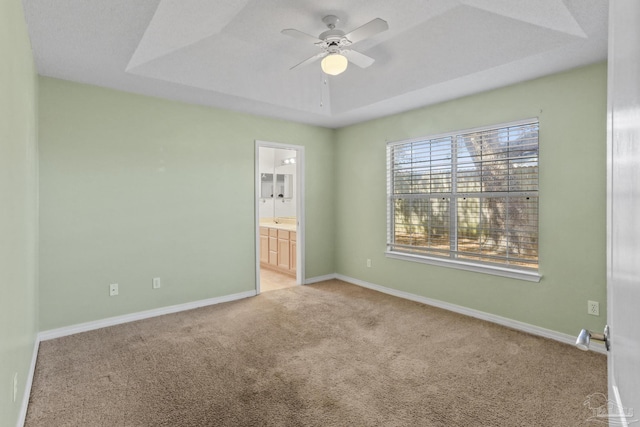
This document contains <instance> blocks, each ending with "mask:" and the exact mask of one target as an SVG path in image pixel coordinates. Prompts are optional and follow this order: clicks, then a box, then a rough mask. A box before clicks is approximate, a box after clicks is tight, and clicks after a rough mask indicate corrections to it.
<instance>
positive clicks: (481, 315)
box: [335, 274, 607, 355]
mask: <svg viewBox="0 0 640 427" xmlns="http://www.w3.org/2000/svg"><path fill="white" fill-rule="evenodd" d="M335 276H336V277H335V278H336V279H338V280H342V281H343V282H347V283H351V284H352V285H357V286H361V287H363V288H368V289H371V290H374V291H378V292H382V293H384V294H388V295H392V296H396V297H399V298H404V299H407V300H410V301H415V302H419V303H422V304H426V305H430V306H433V307H438V308H442V309H445V310H449V311H453V312H454V313H458V314H463V315H465V316H469V317H473V318H476V319H480V320H486V321H488V322H491V323H496V324H498V325H502V326H506V327H508V328H511V329H515V330H518V331H521V332H526V333H529V334H531V335H537V336H539V337H543V338H548V339H552V340H554V341H559V342H561V343H564V344H569V345H571V346H573V345H575V342H576V337H574V336H572V335H568V334H565V333H562V332H558V331H553V330H551V329H546V328H542V327H540V326H536V325H531V324H529V323H525V322H520V321H518V320H514V319H509V318H507V317H502V316H498V315H495V314H491V313H486V312H484V311H479V310H474V309H472V308H468V307H464V306H461V305H456V304H451V303H448V302H445V301H440V300H436V299H432V298H427V297H423V296H421V295H416V294H412V293H409V292H404V291H399V290H397V289H392V288H387V287H385V286H380V285H376V284H374V283H370V282H366V281H364V280H360V279H355V278H353V277H349V276H344V275H342V274H336V275H335ZM590 350H591V351H594V352H596V353H601V354H605V355H606V354H607V350H606V349H605V347H604V344H600V343H591V347H590Z"/></svg>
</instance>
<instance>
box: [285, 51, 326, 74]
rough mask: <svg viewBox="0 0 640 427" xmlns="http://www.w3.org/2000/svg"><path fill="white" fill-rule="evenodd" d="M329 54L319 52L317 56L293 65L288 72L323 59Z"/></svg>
mask: <svg viewBox="0 0 640 427" xmlns="http://www.w3.org/2000/svg"><path fill="white" fill-rule="evenodd" d="M328 54H329V52H320V53H318V54H317V55H313V56H312V57H311V58H307V59H305V60H304V61H302V62H301V63H299V64H296V65H294V66H293V67H291V68H289V69H290V70H293V69H294V68H297V67H300V66H303V65H307V64H311V63H312V62H314V61H317V60H318V59H320V58H324V57H325V56H327V55H328Z"/></svg>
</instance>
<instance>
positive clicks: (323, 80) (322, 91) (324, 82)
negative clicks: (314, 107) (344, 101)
mask: <svg viewBox="0 0 640 427" xmlns="http://www.w3.org/2000/svg"><path fill="white" fill-rule="evenodd" d="M321 78H322V84H323V85H324V86H326V85H327V77H326V76H325V75H324V73H323V74H321ZM324 90H325V89H324V88H323V87H322V86H320V108H322V107H324V103H323V102H322V101H323V94H324Z"/></svg>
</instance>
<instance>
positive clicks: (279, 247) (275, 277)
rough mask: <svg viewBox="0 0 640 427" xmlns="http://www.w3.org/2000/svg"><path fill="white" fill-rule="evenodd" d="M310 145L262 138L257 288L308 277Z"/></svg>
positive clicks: (286, 284)
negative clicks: (306, 180) (306, 167)
mask: <svg viewBox="0 0 640 427" xmlns="http://www.w3.org/2000/svg"><path fill="white" fill-rule="evenodd" d="M303 171H304V147H301V146H296V145H288V144H278V143H272V142H264V141H256V162H255V176H256V181H255V182H256V191H255V215H256V292H257V293H261V292H265V291H271V290H277V289H283V288H287V287H292V286H296V285H299V284H302V283H303V278H304V226H303V224H304V211H303V210H304V203H303V201H304V185H303V183H304V173H303Z"/></svg>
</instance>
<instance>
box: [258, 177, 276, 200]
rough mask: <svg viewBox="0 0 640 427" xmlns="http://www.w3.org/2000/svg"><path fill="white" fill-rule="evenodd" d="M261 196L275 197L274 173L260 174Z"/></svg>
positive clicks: (264, 197) (266, 197) (265, 197)
mask: <svg viewBox="0 0 640 427" xmlns="http://www.w3.org/2000/svg"><path fill="white" fill-rule="evenodd" d="M260 197H262V198H263V199H268V198H271V197H273V174H272V173H263V174H260Z"/></svg>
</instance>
